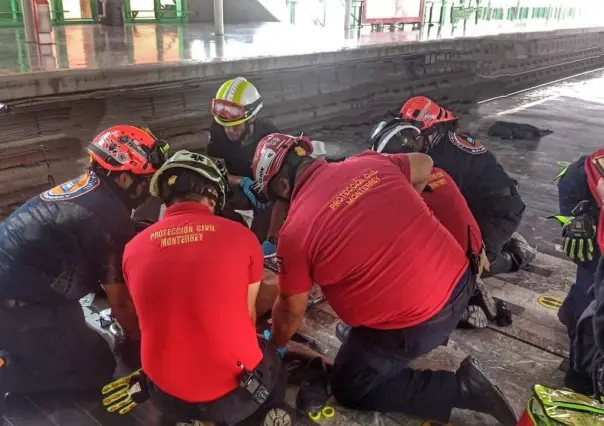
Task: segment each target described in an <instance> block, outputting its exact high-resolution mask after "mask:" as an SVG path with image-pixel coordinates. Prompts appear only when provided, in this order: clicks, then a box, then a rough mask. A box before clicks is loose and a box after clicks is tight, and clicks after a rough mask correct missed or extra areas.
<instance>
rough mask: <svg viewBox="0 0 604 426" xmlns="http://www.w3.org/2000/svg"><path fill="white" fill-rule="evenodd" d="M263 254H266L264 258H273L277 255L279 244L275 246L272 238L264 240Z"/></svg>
mask: <svg viewBox="0 0 604 426" xmlns="http://www.w3.org/2000/svg"><path fill="white" fill-rule="evenodd" d="M262 253H264V257H271V256H274V255H275V254H276V253H277V244H275V242H274V241H273V239H272V238H269V239H267V240H264V242H263V243H262Z"/></svg>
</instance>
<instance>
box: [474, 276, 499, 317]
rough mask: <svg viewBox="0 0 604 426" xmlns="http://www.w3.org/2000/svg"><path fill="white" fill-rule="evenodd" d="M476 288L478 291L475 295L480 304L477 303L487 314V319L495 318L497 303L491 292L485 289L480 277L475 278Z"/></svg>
mask: <svg viewBox="0 0 604 426" xmlns="http://www.w3.org/2000/svg"><path fill="white" fill-rule="evenodd" d="M476 289H477V290H478V291H479V292H480V293H479V294H478V295H477V296H475V297H476V298H478V299H479V301H480V304H478V303H477V305H478V306H480V307H481V308H482V310H483V311H484V313H485V314H486V316H487V319H489V320H491V321H493V320H494V319H495V318H497V303H496V302H495V299H493V296H491V293H489V292H488V291H487V289H486V288H485V285H484V283H483V282H482V280H481V279H480V278H477V279H476Z"/></svg>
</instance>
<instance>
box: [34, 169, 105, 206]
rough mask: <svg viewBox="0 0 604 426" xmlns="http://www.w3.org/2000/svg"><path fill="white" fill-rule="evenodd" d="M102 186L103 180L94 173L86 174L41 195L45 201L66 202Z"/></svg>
mask: <svg viewBox="0 0 604 426" xmlns="http://www.w3.org/2000/svg"><path fill="white" fill-rule="evenodd" d="M100 184H101V180H100V179H99V177H98V176H97V175H95V174H94V173H92V172H89V173H86V174H84V175H82V176H80V177H78V178H75V179H73V180H70V181H68V182H65V183H62V184H61V185H59V186H55V187H54V188H52V189H49V190H48V191H46V192H43V193H42V194H40V198H41V199H42V200H43V201H65V200H73V199H74V198H78V197H81V196H82V195H84V194H88V193H89V192H91V191H94V190H95V189H96V188H98V187H99V185H100Z"/></svg>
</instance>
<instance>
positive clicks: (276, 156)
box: [252, 133, 313, 195]
mask: <svg viewBox="0 0 604 426" xmlns="http://www.w3.org/2000/svg"><path fill="white" fill-rule="evenodd" d="M292 148H293V149H295V152H296V154H298V156H300V157H305V156H307V155H310V154H311V153H312V150H313V146H312V143H311V141H310V140H309V139H308V138H305V137H303V136H300V137H294V136H290V135H284V134H281V133H273V134H271V135H268V136H265V137H264V138H262V140H261V141H260V143H258V147H257V148H256V153H255V154H254V159H253V160H252V172H253V173H254V180H255V181H256V183H257V184H258V185H259V187H260V190H261V191H262V192H263V193H264V194H265V195H266V193H267V192H268V184H269V182H270V180H271V179H272V178H274V177H275V175H276V174H277V173H279V171H280V170H281V168H282V167H283V164H284V163H285V158H286V157H287V153H288V152H289V151H290V150H291V149H292Z"/></svg>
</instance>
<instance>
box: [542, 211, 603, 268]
mask: <svg viewBox="0 0 604 426" xmlns="http://www.w3.org/2000/svg"><path fill="white" fill-rule="evenodd" d="M588 208H589V202H587V201H581V202H580V203H579V204H577V206H576V207H575V208H574V209H573V211H572V214H573V215H574V216H550V217H551V218H554V219H556V220H558V222H559V223H560V224H561V225H562V236H563V237H564V253H566V255H567V256H568V257H569V258H570V259H571V260H572V261H575V262H579V263H583V262H588V261H590V260H592V259H593V258H594V244H595V238H596V225H595V224H594V223H593V221H592V219H591V217H590V216H589V215H588V214H587V209H588Z"/></svg>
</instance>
